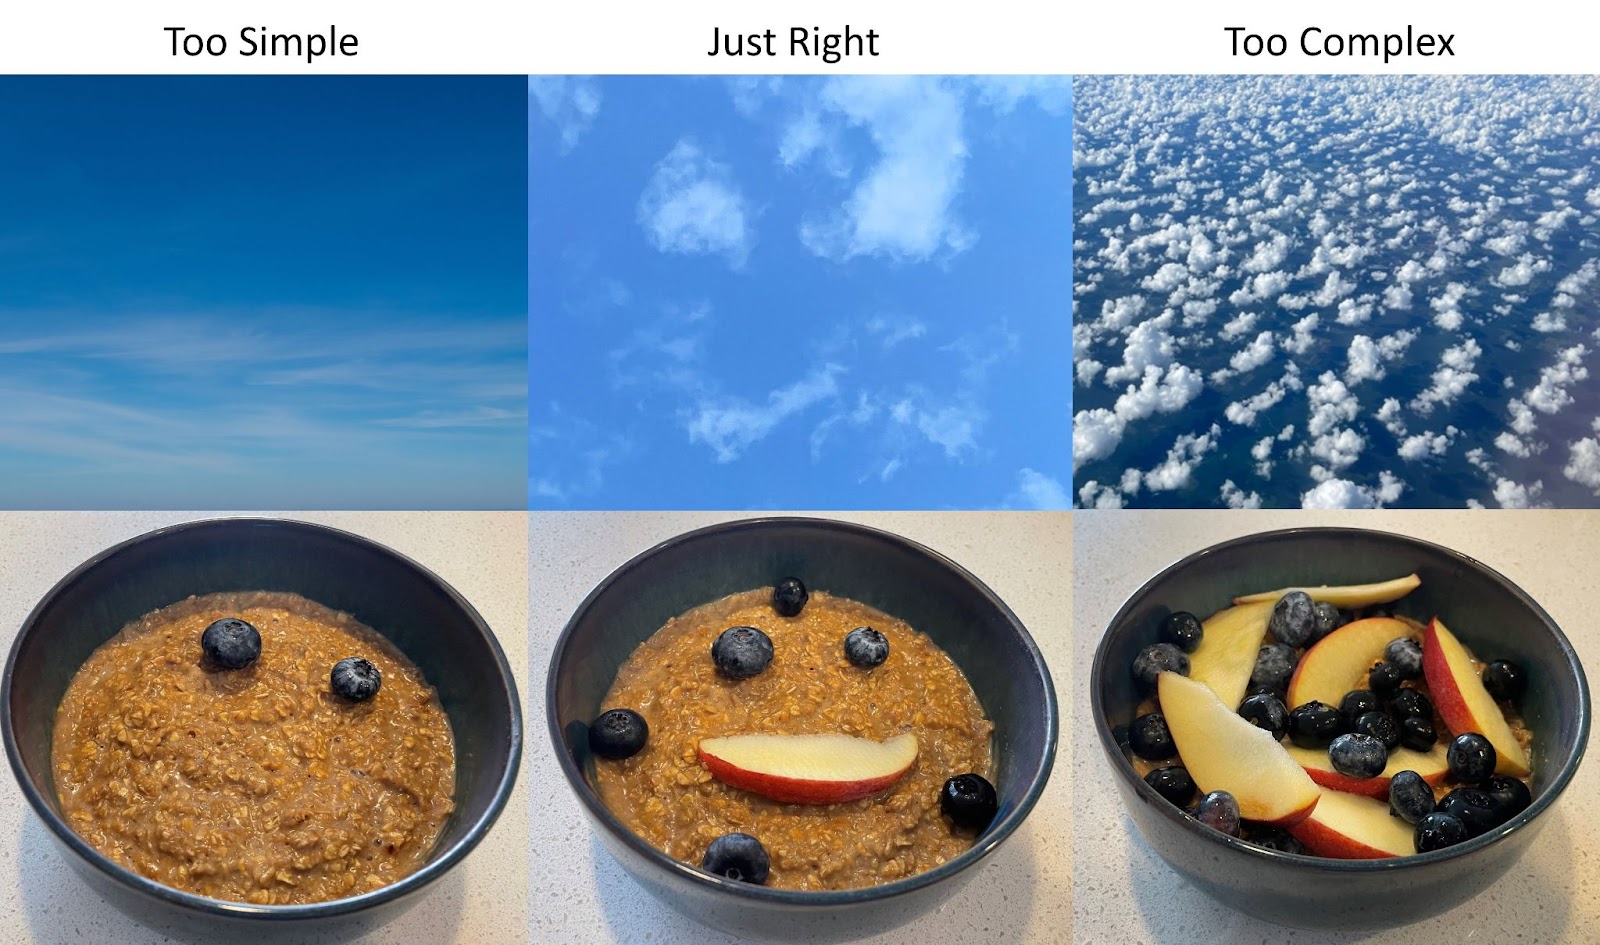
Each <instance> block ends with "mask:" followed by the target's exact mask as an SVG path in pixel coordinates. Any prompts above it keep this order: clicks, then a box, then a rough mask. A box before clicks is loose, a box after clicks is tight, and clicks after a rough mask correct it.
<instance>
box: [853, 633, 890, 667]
mask: <svg viewBox="0 0 1600 945" xmlns="http://www.w3.org/2000/svg"><path fill="white" fill-rule="evenodd" d="M844 658H845V659H847V660H849V661H850V662H851V663H854V664H855V665H857V666H859V667H861V668H862V669H871V668H873V667H874V666H881V665H882V664H883V661H884V660H886V659H888V658H889V638H888V637H886V636H884V635H883V634H881V633H879V632H878V631H876V630H874V629H872V628H871V627H857V628H855V629H854V630H851V631H850V632H849V633H847V634H845V637H844Z"/></svg>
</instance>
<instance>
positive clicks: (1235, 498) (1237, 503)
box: [1222, 479, 1261, 509]
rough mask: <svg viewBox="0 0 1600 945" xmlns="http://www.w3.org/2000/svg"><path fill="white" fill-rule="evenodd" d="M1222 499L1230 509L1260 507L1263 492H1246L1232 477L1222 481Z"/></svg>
mask: <svg viewBox="0 0 1600 945" xmlns="http://www.w3.org/2000/svg"><path fill="white" fill-rule="evenodd" d="M1222 501H1223V503H1224V504H1226V505H1227V506H1228V508H1230V509H1259V508H1261V494H1260V493H1258V492H1245V491H1244V490H1243V489H1241V488H1239V487H1238V486H1236V485H1234V482H1233V480H1232V479H1227V480H1224V481H1223V483H1222Z"/></svg>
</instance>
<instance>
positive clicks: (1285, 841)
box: [1250, 827, 1306, 853]
mask: <svg viewBox="0 0 1600 945" xmlns="http://www.w3.org/2000/svg"><path fill="white" fill-rule="evenodd" d="M1250 842H1251V843H1253V844H1255V845H1256V846H1258V847H1266V848H1267V849H1268V850H1277V851H1278V852H1279V853H1304V852H1306V848H1305V846H1304V844H1302V843H1301V842H1300V841H1299V840H1296V839H1295V838H1294V837H1292V836H1290V835H1289V832H1288V831H1287V830H1279V829H1276V828H1273V827H1269V828H1267V829H1265V830H1258V831H1254V832H1252V833H1251V834H1250Z"/></svg>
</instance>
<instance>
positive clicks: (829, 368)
mask: <svg viewBox="0 0 1600 945" xmlns="http://www.w3.org/2000/svg"><path fill="white" fill-rule="evenodd" d="M843 373H844V368H843V367H841V366H840V365H837V364H831V363H830V364H824V365H822V366H820V367H818V368H816V369H814V370H812V371H811V373H809V374H807V375H806V376H805V377H803V378H801V379H800V380H798V381H795V382H794V383H793V384H789V385H787V386H785V387H780V388H778V389H777V390H774V391H773V392H772V393H770V394H769V395H767V399H766V401H765V402H764V403H759V404H757V403H751V402H749V401H746V400H744V399H741V398H715V399H708V400H704V401H702V402H701V403H700V404H698V405H697V406H696V407H695V408H694V409H693V410H692V411H691V412H690V414H689V415H688V417H687V419H686V422H685V426H686V428H687V430H688V433H689V442H691V443H704V444H705V445H707V446H709V447H711V449H712V451H713V452H714V453H715V454H716V458H717V462H719V463H728V462H732V461H734V460H736V459H738V458H739V457H740V456H741V455H742V454H743V453H744V451H745V450H746V449H748V448H749V447H750V446H751V445H752V444H754V443H756V442H759V441H760V440H762V439H765V438H766V437H767V435H768V434H770V433H771V432H772V431H773V430H774V429H775V428H777V426H778V424H780V423H782V422H783V421H784V420H787V419H788V418H789V417H792V416H794V415H796V414H798V413H800V412H802V411H804V410H806V409H807V408H808V407H811V406H812V405H813V404H817V403H820V402H821V401H824V400H828V399H831V398H833V397H836V396H837V395H838V393H839V384H838V378H839V376H840V375H841V374H843Z"/></svg>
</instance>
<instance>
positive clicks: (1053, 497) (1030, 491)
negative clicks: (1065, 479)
mask: <svg viewBox="0 0 1600 945" xmlns="http://www.w3.org/2000/svg"><path fill="white" fill-rule="evenodd" d="M1005 504H1006V506H1007V507H1008V508H1026V509H1070V508H1072V500H1071V498H1069V497H1068V495H1067V490H1066V489H1065V488H1063V487H1062V485H1061V483H1060V481H1058V480H1057V479H1055V478H1054V477H1052V476H1048V475H1045V474H1044V473H1042V472H1039V471H1038V470H1035V469H1031V468H1028V467H1023V468H1022V469H1020V470H1018V471H1017V487H1016V490H1015V491H1014V492H1012V493H1011V496H1010V497H1009V498H1008V499H1007V500H1006V503H1005Z"/></svg>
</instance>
